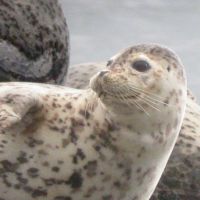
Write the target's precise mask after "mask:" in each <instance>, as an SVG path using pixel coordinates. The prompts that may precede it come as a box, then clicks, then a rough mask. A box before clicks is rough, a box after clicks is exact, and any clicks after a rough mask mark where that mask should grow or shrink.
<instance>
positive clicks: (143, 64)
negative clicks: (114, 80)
mask: <svg viewBox="0 0 200 200" xmlns="http://www.w3.org/2000/svg"><path fill="white" fill-rule="evenodd" d="M132 68H134V69H136V70H137V71H139V72H145V71H147V70H149V69H150V68H151V66H150V65H149V63H148V62H147V61H145V60H137V61H135V62H133V63H132Z"/></svg>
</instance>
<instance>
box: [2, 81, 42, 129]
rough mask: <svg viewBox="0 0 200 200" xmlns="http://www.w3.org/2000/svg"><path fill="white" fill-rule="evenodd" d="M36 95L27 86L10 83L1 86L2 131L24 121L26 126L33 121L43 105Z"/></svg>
mask: <svg viewBox="0 0 200 200" xmlns="http://www.w3.org/2000/svg"><path fill="white" fill-rule="evenodd" d="M36 95H37V94H36V93H34V92H31V91H29V90H28V89H26V88H25V87H24V88H17V87H12V86H10V85H9V84H8V86H6V85H5V84H4V85H3V86H1V87H0V133H2V132H5V131H6V130H8V129H9V128H12V127H13V126H15V125H19V126H20V124H22V123H23V124H25V125H24V126H23V127H24V128H26V127H27V126H29V125H30V123H32V122H33V120H34V118H35V115H36V113H37V112H38V110H40V109H41V107H42V104H41V102H40V100H39V97H37V96H36Z"/></svg>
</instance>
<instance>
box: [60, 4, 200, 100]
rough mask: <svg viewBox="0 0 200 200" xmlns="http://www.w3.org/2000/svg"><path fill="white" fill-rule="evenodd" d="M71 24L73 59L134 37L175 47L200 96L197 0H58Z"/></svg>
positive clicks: (89, 57) (100, 53)
mask: <svg viewBox="0 0 200 200" xmlns="http://www.w3.org/2000/svg"><path fill="white" fill-rule="evenodd" d="M60 2H61V4H62V8H63V10H64V13H65V16H66V17H67V21H68V24H69V28H70V35H71V64H77V63H81V62H88V61H102V60H107V59H108V58H109V57H111V56H112V55H114V54H115V53H117V52H118V51H119V50H121V49H122V48H125V47H128V46H131V45H133V44H136V43H144V42H156V43H161V44H164V45H167V46H169V47H171V48H172V49H174V50H175V51H176V52H177V53H178V54H179V56H180V57H181V58H182V61H183V63H184V65H185V67H186V70H187V75H188V82H189V87H190V88H192V90H193V92H194V93H195V95H196V96H197V97H198V99H200V91H199V88H200V79H199V75H200V62H199V61H200V0H192V1H188V0H177V1H174V0H168V1H166V0H101V1H100V0H60Z"/></svg>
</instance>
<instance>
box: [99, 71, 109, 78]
mask: <svg viewBox="0 0 200 200" xmlns="http://www.w3.org/2000/svg"><path fill="white" fill-rule="evenodd" d="M106 73H108V71H101V72H100V73H99V77H102V76H103V75H104V74H106Z"/></svg>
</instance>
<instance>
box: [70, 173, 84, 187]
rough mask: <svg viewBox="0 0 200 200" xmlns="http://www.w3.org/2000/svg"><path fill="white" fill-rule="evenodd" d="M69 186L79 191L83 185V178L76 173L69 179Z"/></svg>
mask: <svg viewBox="0 0 200 200" xmlns="http://www.w3.org/2000/svg"><path fill="white" fill-rule="evenodd" d="M67 184H69V185H71V187H72V188H73V189H78V188H80V187H81V186H82V184H83V178H82V176H81V174H80V173H79V172H74V173H73V174H72V175H71V176H70V177H69V179H68V181H67Z"/></svg>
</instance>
